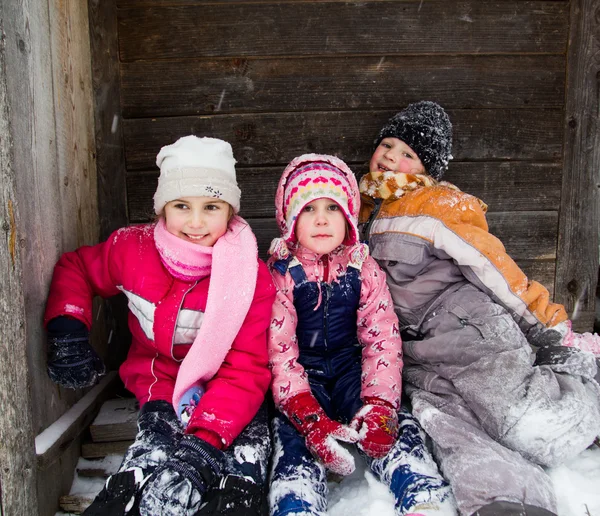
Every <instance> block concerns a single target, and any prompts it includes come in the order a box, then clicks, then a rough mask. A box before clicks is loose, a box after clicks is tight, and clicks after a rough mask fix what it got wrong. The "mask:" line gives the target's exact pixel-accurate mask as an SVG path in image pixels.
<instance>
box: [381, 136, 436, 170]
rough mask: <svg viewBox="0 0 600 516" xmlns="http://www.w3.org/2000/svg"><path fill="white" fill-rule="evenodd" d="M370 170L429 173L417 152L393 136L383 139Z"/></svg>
mask: <svg viewBox="0 0 600 516" xmlns="http://www.w3.org/2000/svg"><path fill="white" fill-rule="evenodd" d="M369 171H371V172H394V173H398V172H403V173H405V174H426V173H427V172H426V171H425V167H424V166H423V163H421V160H420V159H419V156H417V153H416V152H415V151H414V150H412V149H411V148H410V147H409V146H408V145H406V143H404V142H403V141H402V140H399V139H398V138H394V137H393V136H390V137H388V138H384V139H383V140H381V142H380V143H379V145H378V146H377V148H376V149H375V152H374V153H373V156H372V157H371V162H370V164H369Z"/></svg>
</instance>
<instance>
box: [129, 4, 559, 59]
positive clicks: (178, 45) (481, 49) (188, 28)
mask: <svg viewBox="0 0 600 516" xmlns="http://www.w3.org/2000/svg"><path fill="white" fill-rule="evenodd" d="M568 15H569V13H568V4H567V3H566V2H551V1H531V2H520V1H510V0H506V1H503V2H482V1H481V0H469V1H464V2H460V3H457V2H448V1H447V0H431V1H426V2H423V1H420V0H419V1H417V0H414V1H402V2H390V1H383V2H347V3H339V2H331V3H313V2H303V3H287V4H281V3H278V2H275V3H253V4H243V3H241V4H233V6H232V4H231V2H223V3H221V4H206V5H197V4H195V3H188V4H187V5H186V4H185V3H184V4H183V5H176V6H163V5H160V3H159V2H154V3H153V4H152V6H150V5H148V4H147V7H145V8H143V9H141V8H139V7H136V8H123V9H120V10H119V38H120V45H119V52H120V58H121V60H123V61H129V60H136V59H147V58H148V56H152V58H153V59H164V58H172V57H177V58H188V57H199V56H204V57H205V56H219V57H225V56H234V57H239V56H249V55H263V56H275V55H277V56H293V55H334V54H394V53H402V54H432V53H448V52H449V50H450V51H451V53H454V54H457V53H479V54H484V53H495V54H504V53H511V52H518V53H534V52H544V53H554V54H561V53H564V52H565V49H566V41H567V26H568V25H567V23H565V20H566V19H568ZM249 28H251V30H249ZM399 28H401V30H400V29H399ZM223 42H227V44H226V45H225V44H223Z"/></svg>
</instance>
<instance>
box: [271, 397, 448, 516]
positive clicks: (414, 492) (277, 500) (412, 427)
mask: <svg viewBox="0 0 600 516" xmlns="http://www.w3.org/2000/svg"><path fill="white" fill-rule="evenodd" d="M399 419H400V431H401V433H400V437H399V438H398V440H397V441H396V443H395V445H394V446H393V448H392V450H391V451H390V452H389V453H388V454H387V455H386V456H385V457H383V458H382V459H377V460H373V459H371V458H369V457H367V456H364V458H365V460H366V461H367V462H368V463H369V467H370V469H371V471H372V472H373V474H374V475H375V477H376V478H378V479H379V480H380V481H381V482H382V483H384V484H385V485H387V486H388V487H389V489H390V491H391V492H392V494H393V495H394V500H395V512H396V514H398V515H403V514H407V513H410V512H427V510H429V509H432V510H436V511H440V512H439V514H443V515H444V516H449V515H452V514H455V503H454V498H453V495H452V491H451V489H450V486H449V485H448V484H447V483H446V482H445V481H444V479H443V478H442V476H441V475H440V473H439V471H438V469H437V465H436V463H435V461H434V460H433V457H432V456H431V454H430V453H429V451H428V450H427V447H426V445H425V434H424V432H423V430H422V429H421V427H420V425H419V423H418V422H417V420H416V419H415V418H414V417H413V416H412V414H411V413H410V411H409V409H408V408H407V407H405V406H403V407H402V408H401V409H400V412H399ZM272 429H273V437H274V451H275V454H274V457H273V465H272V470H271V482H270V493H269V507H270V514H271V515H272V516H284V515H292V514H310V515H314V516H325V515H326V514H327V495H328V487H327V472H326V469H325V467H324V466H323V465H322V464H321V463H320V462H319V461H318V460H317V459H315V458H314V457H313V456H312V454H311V453H310V452H309V451H308V449H307V448H306V445H305V441H304V437H302V436H301V435H300V434H299V433H298V432H297V431H296V429H295V428H294V427H293V426H292V425H291V423H290V422H289V420H288V419H287V418H286V417H285V416H284V415H283V414H280V413H277V414H276V415H275V417H274V418H273V421H272Z"/></svg>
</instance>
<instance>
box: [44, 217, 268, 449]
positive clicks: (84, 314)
mask: <svg viewBox="0 0 600 516" xmlns="http://www.w3.org/2000/svg"><path fill="white" fill-rule="evenodd" d="M153 231H154V225H153V224H148V225H143V226H132V227H127V228H123V229H120V230H118V231H116V232H114V233H113V234H112V235H111V236H110V237H109V238H108V240H107V241H106V242H104V243H101V244H98V245H95V246H92V247H88V246H85V247H81V248H79V249H77V250H76V251H74V252H70V253H65V254H64V255H63V256H62V257H61V258H60V260H59V262H58V263H57V265H56V267H55V269H54V277H53V279H52V284H51V287H50V295H49V297H48V304H47V307H46V314H45V323H47V322H48V321H50V320H51V319H53V318H54V317H58V316H60V315H68V316H70V317H74V318H76V319H78V320H80V321H82V322H84V323H85V324H86V325H87V327H88V328H90V327H91V325H92V321H93V317H92V298H93V297H94V296H95V295H99V296H101V297H110V296H114V295H115V294H118V293H119V292H123V293H124V294H125V295H126V296H127V298H128V301H129V309H130V312H129V328H130V330H131V333H132V342H131V348H130V349H129V353H128V355H127V359H126V360H125V362H124V363H123V364H122V366H121V368H120V371H119V372H120V375H121V378H122V380H123V382H124V384H125V387H126V388H127V389H129V390H130V391H131V392H133V393H134V394H135V396H136V398H137V399H138V401H139V402H140V404H143V403H145V402H146V401H149V400H166V401H169V402H171V400H172V397H173V388H174V386H175V378H176V376H177V371H178V369H179V365H180V362H181V361H182V360H183V358H184V357H185V355H186V354H187V351H188V349H189V348H190V345H191V344H192V343H193V342H194V338H195V337H196V334H197V332H198V329H199V327H200V325H201V323H202V317H203V312H204V310H205V307H206V298H207V294H208V285H209V280H210V276H209V277H208V278H205V279H202V280H200V281H192V282H188V281H183V280H180V279H177V278H175V277H173V276H172V275H171V274H170V273H169V272H168V271H167V270H166V269H165V267H164V266H163V264H162V262H161V259H160V255H159V253H158V251H157V249H156V246H155V243H154V234H153ZM274 296H275V291H274V289H273V284H272V282H271V278H270V276H269V272H268V270H267V267H266V266H265V264H264V263H263V262H259V270H258V278H257V285H256V291H255V294H254V300H253V303H252V305H251V307H250V310H249V312H248V314H247V316H246V319H245V321H244V323H243V325H242V328H241V330H240V332H239V333H238V336H237V337H236V339H235V340H234V342H233V345H232V347H231V349H230V351H229V352H228V354H227V356H226V358H225V361H224V362H223V364H222V366H221V368H220V369H219V370H218V372H217V374H216V375H215V376H214V377H213V378H212V380H210V381H209V382H208V383H207V385H206V391H205V393H204V395H203V396H202V398H201V399H200V402H199V404H198V407H197V408H196V410H195V411H194V413H193V415H192V418H191V420H190V422H189V424H188V428H187V432H188V433H194V434H196V435H198V436H200V437H203V438H206V436H207V435H210V434H212V435H214V434H216V435H217V436H218V439H219V440H220V444H221V445H222V446H228V445H229V444H231V442H232V441H233V440H234V439H235V438H236V437H237V436H238V434H239V433H240V432H241V431H242V430H243V428H244V427H245V426H246V425H247V424H248V423H249V422H250V420H251V419H252V417H253V416H254V414H256V412H257V411H258V408H259V407H260V405H261V403H262V401H263V399H264V395H265V392H266V391H267V389H268V386H269V382H270V379H271V375H270V372H269V369H268V359H267V347H266V330H267V328H268V325H269V317H270V314H271V305H272V303H273V299H274ZM233 302H235V300H232V303H233ZM207 440H209V439H207ZM210 442H211V443H212V444H218V443H215V442H214V439H210Z"/></svg>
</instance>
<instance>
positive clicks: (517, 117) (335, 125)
mask: <svg viewBox="0 0 600 516" xmlns="http://www.w3.org/2000/svg"><path fill="white" fill-rule="evenodd" d="M393 114H394V111H389V110H388V111H358V110H355V111H348V112H322V111H318V112H306V113H256V114H244V115H214V116H197V117H191V116H189V117H169V118H152V119H151V118H144V119H133V120H125V124H124V136H125V148H126V149H127V153H126V154H127V155H126V158H127V168H128V170H134V169H135V170H143V169H150V168H153V167H154V166H155V160H156V155H157V154H158V151H159V150H160V148H161V147H162V146H163V145H166V144H169V143H172V142H174V141H175V140H177V138H179V137H181V136H185V135H188V134H196V135H198V136H209V135H210V136H213V137H216V138H222V139H224V140H226V141H228V142H230V143H231V145H232V146H233V149H234V154H235V157H236V159H237V160H238V163H240V165H255V166H256V165H274V164H280V165H285V164H286V163H288V162H289V161H291V159H292V158H294V157H296V156H299V155H301V154H304V153H306V152H321V153H325V154H335V155H338V156H341V157H343V158H344V160H345V161H348V162H350V163H352V162H360V161H367V160H368V159H369V158H370V156H371V152H372V150H373V149H372V142H373V138H374V137H375V135H376V134H377V133H378V131H379V129H380V128H381V126H382V125H383V124H384V123H385V122H386V121H387V120H388V119H389V117H390V116H392V115H393ZM448 114H449V116H450V119H451V120H452V124H453V126H454V148H453V151H452V154H453V156H454V159H455V160H457V161H463V160H468V161H473V160H482V161H483V160H485V161H491V160H503V159H510V160H547V161H558V160H559V159H560V156H561V153H562V112H561V111H560V110H523V109H481V110H479V109H464V110H463V109H458V110H448Z"/></svg>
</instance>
